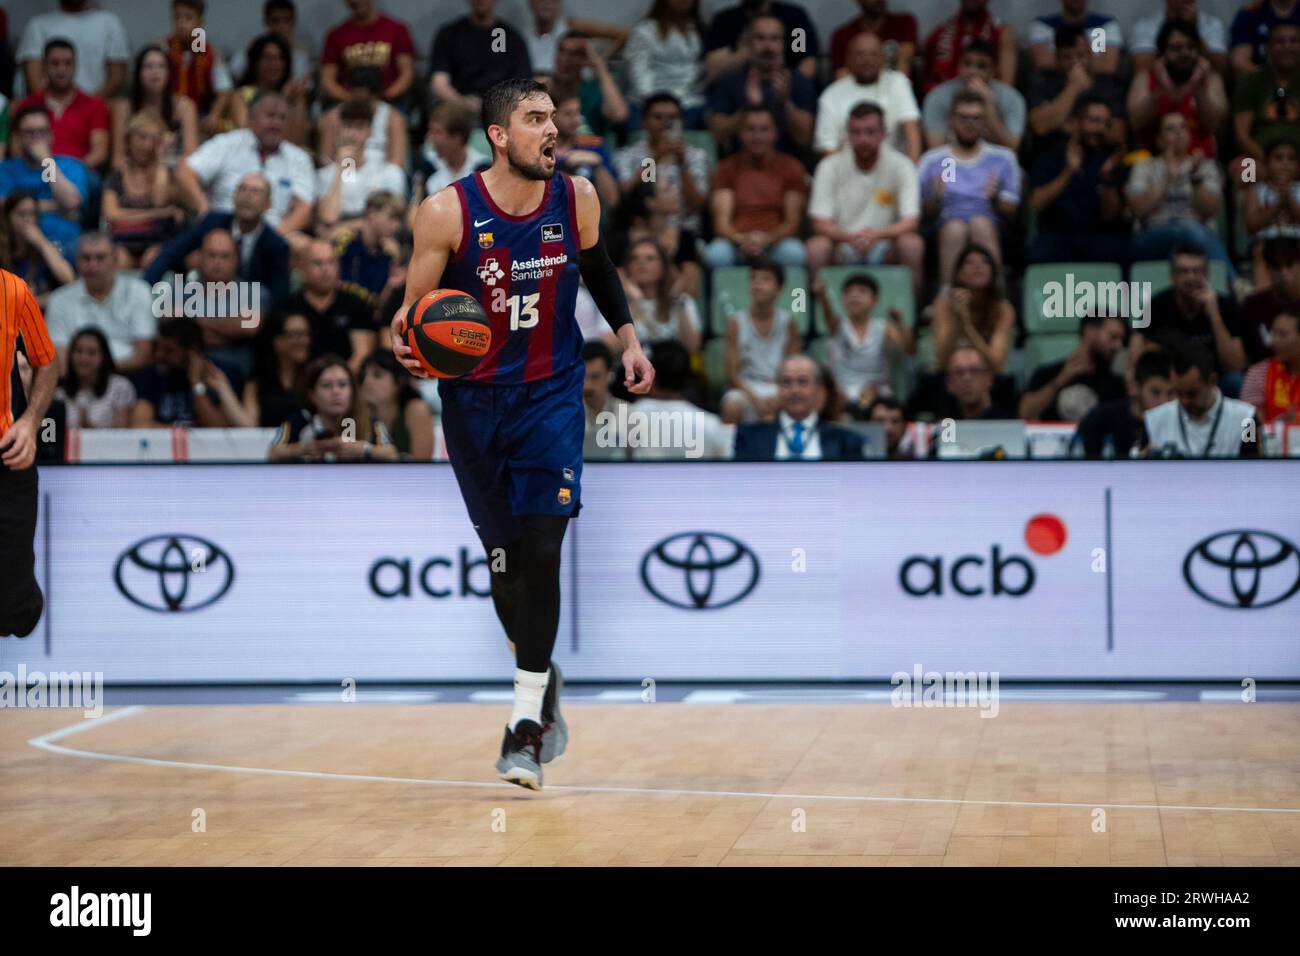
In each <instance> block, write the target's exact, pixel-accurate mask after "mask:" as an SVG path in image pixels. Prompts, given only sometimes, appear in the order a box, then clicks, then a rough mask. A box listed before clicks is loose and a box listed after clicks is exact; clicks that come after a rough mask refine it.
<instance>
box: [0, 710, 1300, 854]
mask: <svg viewBox="0 0 1300 956" xmlns="http://www.w3.org/2000/svg"><path fill="white" fill-rule="evenodd" d="M504 716H505V710H503V708H502V707H500V706H486V705H482V704H436V705H432V706H382V705H373V704H339V705H275V706H181V707H156V706H147V707H128V708H124V709H123V708H118V709H114V710H110V711H106V712H105V714H104V717H103V718H101V719H99V720H83V719H82V718H81V713H80V711H73V710H51V709H38V710H23V709H18V710H6V711H4V712H0V862H3V863H5V864H9V865H34V864H43V865H96V864H114V865H169V864H186V865H222V864H266V865H285V864H288V865H323V866H327V865H465V864H473V865H498V864H506V865H536V864H540V865H551V864H560V865H565V864H579V865H606V864H612V865H651V866H653V865H672V866H680V865H703V866H715V865H727V866H734V865H741V866H744V865H772V864H793V865H821V866H826V865H834V866H940V865H970V864H973V865H999V866H1016V865H1031V866H1039V865H1065V866H1069V865H1088V866H1093V865H1101V866H1105V865H1114V864H1122V865H1135V866H1164V865H1211V866H1216V865H1230V866H1241V865H1277V864H1286V865H1298V864H1300V704H1252V705H1246V704H1200V703H1157V704H1098V703H1085V704H1058V703H1004V704H1003V705H1002V706H1001V708H1000V711H999V713H998V715H997V716H996V717H995V718H992V719H988V718H981V717H980V716H979V712H978V711H977V710H963V709H902V708H893V707H890V706H888V705H886V704H867V705H861V704H848V705H843V704H840V705H831V704H826V705H818V704H782V705H772V706H768V705H761V704H744V705H729V706H728V705H705V704H674V703H658V704H643V705H638V704H614V705H610V704H586V703H574V704H572V705H570V706H568V708H567V709H566V716H567V718H568V720H569V723H570V729H571V734H572V740H571V743H570V748H569V752H568V754H566V755H565V757H564V758H563V759H562V760H561V761H559V762H558V763H555V764H551V765H548V766H547V768H546V789H545V790H544V791H543V792H542V793H531V792H528V791H524V790H521V789H519V788H516V787H513V786H510V785H508V784H501V783H499V782H498V781H497V780H496V778H495V775H494V774H493V772H492V760H493V758H494V757H495V755H496V750H497V748H498V746H499V745H500V739H501V731H502V727H501V723H502V721H503V718H504ZM69 728H72V729H69ZM198 819H201V820H202V822H203V824H204V827H205V829H204V830H203V831H202V832H194V827H195V826H196V824H195V821H196V820H198ZM1103 827H1104V829H1102V828H1103Z"/></svg>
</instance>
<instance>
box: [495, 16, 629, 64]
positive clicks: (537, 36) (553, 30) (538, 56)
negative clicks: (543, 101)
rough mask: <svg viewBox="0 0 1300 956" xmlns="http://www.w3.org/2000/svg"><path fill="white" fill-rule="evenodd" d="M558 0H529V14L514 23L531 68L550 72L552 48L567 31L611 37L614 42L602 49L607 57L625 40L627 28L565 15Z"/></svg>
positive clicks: (616, 50) (590, 35)
mask: <svg viewBox="0 0 1300 956" xmlns="http://www.w3.org/2000/svg"><path fill="white" fill-rule="evenodd" d="M560 6H561V0H528V10H529V12H530V13H531V16H527V17H524V19H523V21H522V22H521V23H519V24H517V29H518V30H519V32H520V33H521V34H523V37H524V42H525V43H527V44H528V62H529V63H530V64H531V65H532V68H533V72H534V73H537V72H543V73H551V72H553V71H554V70H555V49H556V47H557V46H559V43H560V38H561V37H562V36H564V35H565V34H566V33H568V32H569V31H571V30H572V31H575V32H577V33H585V34H587V36H589V37H596V38H599V39H602V40H612V41H614V42H613V45H612V46H611V47H610V48H609V49H607V50H606V51H605V56H606V57H609V56H611V55H613V54H614V53H617V52H618V51H619V50H620V49H621V48H622V46H623V43H624V41H626V40H627V30H625V29H623V28H622V27H617V26H614V24H612V23H604V22H602V21H600V20H578V19H573V18H571V17H568V16H566V15H565V13H564V11H563V10H561V9H560Z"/></svg>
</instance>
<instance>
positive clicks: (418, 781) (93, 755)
mask: <svg viewBox="0 0 1300 956" xmlns="http://www.w3.org/2000/svg"><path fill="white" fill-rule="evenodd" d="M144 709H145V708H144V707H141V706H139V705H136V706H132V707H124V708H123V709H122V710H117V711H113V712H112V713H110V714H107V715H105V716H103V717H100V718H97V719H95V720H83V721H81V722H79V723H76V724H73V725H72V726H70V727H64V728H63V729H62V730H56V731H53V732H52V733H48V734H43V735H42V736H40V737H33V738H32V739H31V740H29V741H27V743H28V744H29V745H31V746H32V747H35V748H37V749H38V750H45V751H47V752H49V753H55V754H62V755H64V756H68V757H83V758H85V759H87V760H104V761H108V762H111V763H129V764H138V765H141V766H146V767H175V768H179V769H181V770H217V771H223V772H225V773H247V774H255V775H256V774H260V775H262V776H268V777H306V778H309V779H312V780H351V781H356V782H361V783H405V784H413V785H415V786H421V787H474V788H476V789H480V790H515V791H517V790H519V789H520V788H519V787H517V786H515V785H514V784H512V783H504V782H502V783H487V782H485V781H482V780H430V779H427V778H423V777H384V776H377V775H373V774H364V773H334V772H332V771H326V770H277V769H274V768H269V767H235V766H231V765H229V764H218V763H193V762H191V761H188V760H160V759H158V758H156V757H135V756H131V755H128V754H106V753H97V752H95V751H93V750H76V749H74V748H72V747H64V746H62V745H60V744H56V743H53V741H55V740H59V739H62V738H64V737H69V736H71V735H72V734H76V733H80V732H81V731H83V730H90V729H91V728H93V727H96V726H98V725H100V724H102V723H105V722H110V721H114V720H121V719H122V718H124V717H130V716H132V715H134V714H138V713H141V712H143V711H144ZM546 789H547V790H558V791H561V792H563V793H622V794H643V795H648V796H670V797H740V798H749V799H755V800H824V801H841V802H850V803H930V804H942V805H947V806H978V807H1048V808H1055V809H1077V810H1096V809H1102V810H1169V811H1173V810H1187V811H1197V812H1213V813H1300V807H1196V806H1177V805H1165V804H1160V803H1046V802H1039V801H1029V800H962V799H945V798H939V797H868V796H861V795H853V794H850V795H835V794H825V793H765V792H761V791H746V790H677V789H670V788H659V787H577V786H565V785H558V786H556V785H548V786H547V787H546Z"/></svg>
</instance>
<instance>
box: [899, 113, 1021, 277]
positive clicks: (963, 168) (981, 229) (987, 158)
mask: <svg viewBox="0 0 1300 956" xmlns="http://www.w3.org/2000/svg"><path fill="white" fill-rule="evenodd" d="M987 117H988V114H987V112H986V107H985V104H984V99H983V98H982V97H981V96H980V95H979V94H978V93H959V94H957V96H956V98H954V99H953V103H952V117H951V126H952V132H953V138H952V142H951V143H947V144H945V145H943V146H939V147H938V148H936V149H932V150H930V151H929V152H928V153H926V154H925V155H924V156H923V157H922V158H921V164H920V170H919V171H918V178H919V179H920V181H921V201H922V208H923V209H924V211H925V215H926V218H927V219H928V220H929V221H930V222H931V223H932V225H933V228H934V230H935V232H937V234H938V237H939V276H940V281H941V282H943V283H944V284H948V283H950V282H952V276H953V266H954V264H955V263H956V260H957V256H958V254H959V253H960V252H961V251H962V250H963V249H964V248H966V246H968V245H970V244H971V243H975V244H977V245H980V246H983V247H984V248H985V249H987V250H989V252H991V253H992V254H993V257H994V260H995V262H996V263H997V264H999V265H1000V264H1001V262H1002V238H1001V226H1002V223H1003V222H1006V221H1010V220H1013V219H1014V218H1015V216H1016V212H1017V211H1018V210H1019V208H1020V164H1019V163H1018V162H1017V161H1016V154H1015V153H1013V152H1012V151H1011V150H1009V149H1007V148H1006V147H1005V146H996V145H994V144H992V143H987V142H985V141H984V139H983V138H982V136H981V133H982V132H983V130H984V124H985V123H986V122H987Z"/></svg>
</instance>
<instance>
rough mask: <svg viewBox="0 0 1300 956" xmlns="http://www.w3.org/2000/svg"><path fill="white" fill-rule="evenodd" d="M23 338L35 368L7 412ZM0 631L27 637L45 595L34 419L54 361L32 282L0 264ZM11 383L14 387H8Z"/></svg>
mask: <svg viewBox="0 0 1300 956" xmlns="http://www.w3.org/2000/svg"><path fill="white" fill-rule="evenodd" d="M19 337H21V338H22V341H23V347H24V349H25V350H26V352H27V359H28V361H30V362H31V363H32V367H33V368H34V369H35V370H36V374H35V376H34V377H33V379H32V394H31V396H30V397H29V398H28V399H27V410H26V411H24V412H23V413H22V414H21V415H19V416H18V418H17V419H16V420H15V419H14V413H13V403H14V399H15V398H17V399H19V400H21V399H22V397H23V396H22V395H21V390H22V386H21V385H17V384H11V383H17V382H18V376H17V375H16V374H12V373H14V372H16V368H15V366H14V351H15V349H16V348H17V346H18V339H19ZM0 363H2V364H0V369H3V373H2V374H0V637H8V636H9V635H10V634H16V635H18V636H19V637H26V636H27V635H28V634H30V633H31V632H32V631H33V630H35V629H36V622H37V621H39V620H40V619H41V614H42V612H43V611H44V610H45V597H44V595H42V594H41V587H40V585H39V584H37V583H36V554H35V552H34V551H33V550H32V540H33V538H35V536H36V503H37V493H36V492H37V484H36V442H37V439H38V437H39V433H40V430H41V427H40V425H41V419H42V418H43V417H44V415H45V410H46V409H47V408H49V407H50V400H51V399H52V398H53V397H54V386H55V383H56V382H57V381H58V378H59V372H58V365H57V364H56V363H55V361H54V345H53V344H52V343H51V342H50V334H49V332H48V331H46V329H45V316H43V315H41V308H40V306H38V305H37V304H36V298H35V296H33V295H32V290H31V289H29V288H28V287H27V283H25V282H24V281H23V280H22V279H20V278H18V277H17V276H16V275H14V274H13V273H12V272H6V271H5V270H3V269H0ZM15 390H17V391H18V392H19V394H18V395H15V394H14V392H15Z"/></svg>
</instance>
